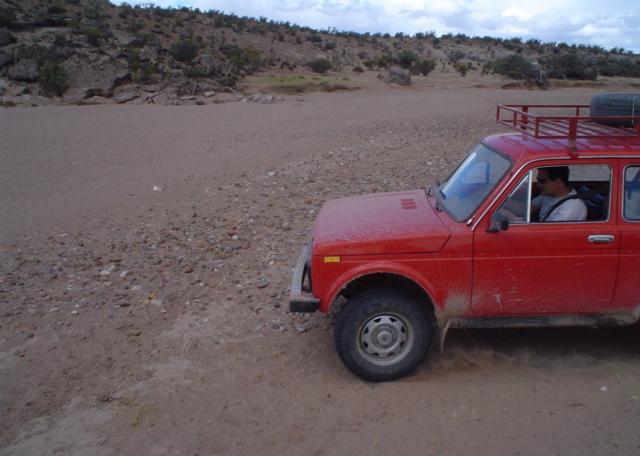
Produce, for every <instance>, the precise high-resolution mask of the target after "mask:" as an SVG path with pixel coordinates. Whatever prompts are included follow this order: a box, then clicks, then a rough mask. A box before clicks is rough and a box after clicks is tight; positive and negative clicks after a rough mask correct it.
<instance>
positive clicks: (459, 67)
mask: <svg viewBox="0 0 640 456" xmlns="http://www.w3.org/2000/svg"><path fill="white" fill-rule="evenodd" d="M453 68H454V69H455V70H456V71H457V72H458V73H460V76H462V77H463V78H464V77H465V76H466V75H467V72H468V71H469V66H468V65H467V64H466V63H463V62H457V63H454V64H453Z"/></svg>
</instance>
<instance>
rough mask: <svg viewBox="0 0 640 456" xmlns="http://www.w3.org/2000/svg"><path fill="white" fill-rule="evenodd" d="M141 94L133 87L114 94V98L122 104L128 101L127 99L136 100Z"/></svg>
mask: <svg viewBox="0 0 640 456" xmlns="http://www.w3.org/2000/svg"><path fill="white" fill-rule="evenodd" d="M139 96H140V94H138V92H137V91H136V90H134V89H132V90H125V91H124V92H120V93H118V94H116V95H114V96H113V99H114V100H115V101H116V102H117V103H119V104H120V103H126V102H127V101H131V100H135V99H136V98H138V97H139Z"/></svg>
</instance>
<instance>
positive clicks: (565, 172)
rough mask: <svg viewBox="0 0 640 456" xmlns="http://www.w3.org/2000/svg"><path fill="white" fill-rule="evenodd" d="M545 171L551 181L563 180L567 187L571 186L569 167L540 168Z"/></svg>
mask: <svg viewBox="0 0 640 456" xmlns="http://www.w3.org/2000/svg"><path fill="white" fill-rule="evenodd" d="M540 170H545V171H546V172H547V176H549V180H552V181H554V180H556V179H562V182H564V184H565V185H569V167H568V166H549V167H547V168H540Z"/></svg>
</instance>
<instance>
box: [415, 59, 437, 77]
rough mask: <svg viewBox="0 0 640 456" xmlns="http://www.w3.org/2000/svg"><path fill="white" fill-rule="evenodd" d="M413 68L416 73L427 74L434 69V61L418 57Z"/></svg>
mask: <svg viewBox="0 0 640 456" xmlns="http://www.w3.org/2000/svg"><path fill="white" fill-rule="evenodd" d="M413 69H414V71H415V72H416V73H417V74H421V75H423V76H427V75H428V74H429V73H431V72H432V71H433V70H435V69H436V62H434V61H433V60H431V59H418V60H416V63H415V64H414V66H413Z"/></svg>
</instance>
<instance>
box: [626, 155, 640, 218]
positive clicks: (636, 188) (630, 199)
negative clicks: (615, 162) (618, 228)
mask: <svg viewBox="0 0 640 456" xmlns="http://www.w3.org/2000/svg"><path fill="white" fill-rule="evenodd" d="M623 207H624V218H625V220H632V221H640V165H639V166H629V167H627V168H626V169H625V171H624V204H623Z"/></svg>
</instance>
